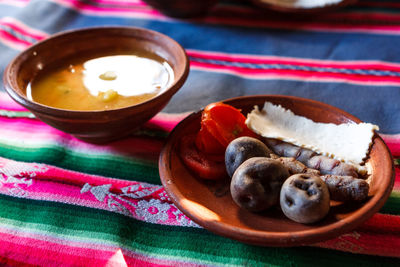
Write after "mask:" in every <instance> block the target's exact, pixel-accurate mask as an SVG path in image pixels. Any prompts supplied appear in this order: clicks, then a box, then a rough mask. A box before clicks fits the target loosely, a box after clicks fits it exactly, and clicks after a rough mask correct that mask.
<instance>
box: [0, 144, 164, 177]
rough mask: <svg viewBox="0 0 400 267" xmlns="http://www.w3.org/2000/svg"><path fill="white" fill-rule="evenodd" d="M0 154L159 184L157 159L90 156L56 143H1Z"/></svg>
mask: <svg viewBox="0 0 400 267" xmlns="http://www.w3.org/2000/svg"><path fill="white" fill-rule="evenodd" d="M0 156H1V157H5V158H9V159H13V160H17V161H25V162H39V163H45V164H50V165H54V166H57V167H61V168H65V169H69V170H74V171H78V172H84V173H88V174H95V175H102V176H107V177H114V178H119V179H126V180H134V181H143V182H148V183H153V184H161V182H160V178H159V173H158V166H157V158H155V159H154V160H153V161H150V160H144V159H140V158H134V157H129V158H128V157H119V156H112V155H90V154H85V153H79V152H76V151H73V150H69V149H66V148H65V147H61V146H57V145H53V146H48V147H37V148H27V147H20V146H12V145H8V144H1V146H0Z"/></svg>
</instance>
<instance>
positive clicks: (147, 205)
mask: <svg viewBox="0 0 400 267" xmlns="http://www.w3.org/2000/svg"><path fill="white" fill-rule="evenodd" d="M114 191H118V193H115V192H114ZM87 192H90V193H91V194H92V195H93V196H94V197H95V198H96V199H97V200H98V201H100V202H102V203H104V204H106V205H107V207H108V209H109V210H110V211H114V212H118V213H121V214H124V215H126V216H130V217H133V218H136V219H138V220H142V221H145V222H149V223H158V224H169V225H179V226H191V227H199V226H198V225H197V224H196V223H194V222H193V221H192V220H190V219H189V218H188V217H187V216H185V215H184V214H183V213H182V212H181V211H180V210H179V209H177V208H176V207H175V205H174V204H172V203H171V200H170V199H169V197H168V196H167V194H166V193H165V190H164V188H163V187H162V186H155V185H150V184H147V183H134V184H132V185H129V186H126V187H123V188H120V189H118V190H112V185H111V184H105V185H98V186H92V185H90V184H88V183H86V184H85V185H84V186H83V187H82V189H81V193H82V194H83V193H87Z"/></svg>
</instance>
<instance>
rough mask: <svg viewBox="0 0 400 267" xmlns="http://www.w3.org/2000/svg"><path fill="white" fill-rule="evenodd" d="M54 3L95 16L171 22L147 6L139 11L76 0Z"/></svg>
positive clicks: (141, 7)
mask: <svg viewBox="0 0 400 267" xmlns="http://www.w3.org/2000/svg"><path fill="white" fill-rule="evenodd" d="M51 1H52V2H55V3H58V4H60V5H63V6H65V7H68V8H72V9H74V10H76V11H79V12H82V13H85V14H90V15H95V16H113V15H115V16H127V17H135V18H160V19H161V20H171V19H169V18H167V17H165V16H163V15H161V14H160V13H159V12H158V11H156V10H154V9H150V8H147V6H143V5H140V6H139V9H134V8H130V9H128V8H117V7H112V8H106V7H96V6H91V5H88V4H84V3H82V2H80V1H76V0H51Z"/></svg>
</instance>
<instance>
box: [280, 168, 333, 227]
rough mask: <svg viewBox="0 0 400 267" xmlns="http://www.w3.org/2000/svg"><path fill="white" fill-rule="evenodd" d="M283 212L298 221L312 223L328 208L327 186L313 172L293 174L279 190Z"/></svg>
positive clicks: (323, 214)
mask: <svg viewBox="0 0 400 267" xmlns="http://www.w3.org/2000/svg"><path fill="white" fill-rule="evenodd" d="M280 205H281V209H282V211H283V213H284V214H285V215H286V216H287V217H288V218H289V219H291V220H293V221H296V222H299V223H314V222H317V221H319V220H321V219H322V218H324V217H325V216H326V215H327V214H328V212H329V209H330V198H329V192H328V187H327V186H326V184H325V183H324V182H323V181H322V179H321V178H320V177H318V176H316V175H314V174H310V173H306V174H295V175H292V176H290V177H289V178H287V179H286V181H285V182H284V184H283V185H282V188H281V192H280Z"/></svg>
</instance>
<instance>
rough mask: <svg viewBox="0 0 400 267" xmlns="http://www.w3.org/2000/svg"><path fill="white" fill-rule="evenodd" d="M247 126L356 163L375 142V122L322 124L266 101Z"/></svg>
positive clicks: (259, 132)
mask: <svg viewBox="0 0 400 267" xmlns="http://www.w3.org/2000/svg"><path fill="white" fill-rule="evenodd" d="M246 124H247V126H248V127H249V128H250V129H251V130H253V131H254V132H256V133H257V134H259V135H261V136H263V137H267V138H275V139H280V140H282V141H285V142H288V143H292V144H294V145H297V146H301V147H305V148H308V149H311V150H313V151H315V152H317V153H319V154H321V155H325V156H330V157H333V158H336V159H338V160H341V161H345V162H348V163H352V164H355V165H359V164H362V162H363V159H364V158H365V157H366V156H367V154H368V150H369V147H370V145H371V143H372V137H373V135H374V130H379V127H378V126H376V125H373V124H371V123H358V124H357V123H343V124H339V125H336V124H333V123H320V122H314V121H312V120H310V119H308V118H305V117H303V116H298V115H295V114H294V113H293V112H292V111H290V110H287V109H285V108H283V107H282V106H277V105H274V104H272V103H270V102H265V104H264V108H263V109H262V110H261V111H260V110H259V108H258V107H257V106H256V107H254V110H253V111H252V112H250V113H249V114H248V115H247V119H246Z"/></svg>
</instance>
